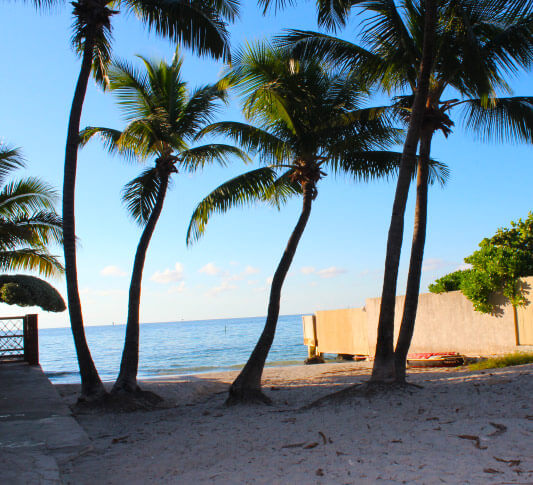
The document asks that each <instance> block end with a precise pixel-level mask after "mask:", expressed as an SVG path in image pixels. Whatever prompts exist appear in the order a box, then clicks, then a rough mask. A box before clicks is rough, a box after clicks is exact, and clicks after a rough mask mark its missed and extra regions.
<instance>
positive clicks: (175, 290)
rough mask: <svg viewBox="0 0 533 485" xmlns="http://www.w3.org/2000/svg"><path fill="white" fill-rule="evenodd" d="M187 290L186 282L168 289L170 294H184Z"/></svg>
mask: <svg viewBox="0 0 533 485" xmlns="http://www.w3.org/2000/svg"><path fill="white" fill-rule="evenodd" d="M184 290H185V281H182V282H180V284H178V285H173V286H171V287H170V288H169V289H168V293H170V294H172V293H183V291H184Z"/></svg>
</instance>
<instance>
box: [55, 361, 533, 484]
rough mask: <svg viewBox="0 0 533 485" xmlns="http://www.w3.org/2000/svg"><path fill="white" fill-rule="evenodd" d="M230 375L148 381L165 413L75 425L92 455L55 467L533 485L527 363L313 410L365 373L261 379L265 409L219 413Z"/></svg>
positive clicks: (274, 372)
mask: <svg viewBox="0 0 533 485" xmlns="http://www.w3.org/2000/svg"><path fill="white" fill-rule="evenodd" d="M235 374H236V373H235V372H228V373H219V374H205V375H202V376H179V377H176V379H175V380H173V381H170V380H168V379H167V380H164V381H163V380H153V381H144V382H142V383H141V385H142V387H143V389H146V390H150V391H153V392H156V393H157V394H159V395H160V396H162V397H164V398H165V399H166V405H167V406H169V407H166V408H161V409H157V410H154V411H149V412H147V411H144V412H143V411H139V412H134V413H126V414H114V415H104V414H90V415H79V416H78V417H77V419H78V421H79V422H80V424H81V425H82V426H83V427H84V428H85V430H86V431H87V433H88V434H89V436H90V438H91V439H92V441H93V446H94V449H93V451H91V452H90V453H87V454H85V455H83V456H80V457H79V458H77V459H75V460H72V461H70V462H68V463H66V464H65V465H63V468H62V470H61V472H62V475H63V479H64V482H65V483H76V484H84V483H87V484H89V483H109V484H113V483H117V484H118V483H139V484H140V483H206V484H207V483H215V484H216V483H220V484H226V483H250V484H252V483H257V484H267V483H268V484H270V483H279V484H289V483H324V484H328V483H336V484H339V483H342V484H346V483H353V484H365V483H368V484H371V483H376V482H378V483H402V481H405V482H407V483H479V484H482V483H483V484H484V483H532V482H533V405H532V403H531V396H532V395H533V364H528V365H523V366H517V367H509V368H505V369H494V370H486V371H477V372H470V371H466V370H460V371H457V370H444V369H443V370H437V371H435V370H430V371H428V370H426V371H412V373H411V374H410V376H409V377H410V382H413V383H415V384H418V385H421V386H423V388H422V389H419V388H416V387H409V388H407V389H396V390H393V391H390V392H386V393H382V394H379V393H378V394H375V395H369V396H368V397H353V398H351V399H349V400H334V401H330V402H322V403H321V404H320V405H318V406H313V407H311V408H307V407H305V406H307V405H309V404H310V403H311V402H313V401H316V400H317V399H320V398H322V397H323V396H325V395H327V394H330V393H332V392H335V391H338V390H341V389H343V388H344V387H347V386H348V385H349V384H353V383H357V382H363V381H365V380H367V379H368V376H369V374H370V369H369V366H368V363H342V364H324V365H319V366H296V367H285V368H269V369H266V370H265V376H264V386H263V388H264V389H265V391H266V392H267V393H268V394H269V396H270V397H271V398H272V399H273V401H274V405H273V406H250V407H245V406H238V407H231V408H228V407H225V406H224V404H223V403H224V400H225V398H226V392H227V388H228V385H229V384H230V383H231V382H232V380H233V378H234V377H235ZM304 382H305V386H304V385H303V384H304ZM57 387H58V389H59V390H60V392H61V393H62V395H63V396H64V397H65V399H66V400H68V401H70V402H73V401H74V400H75V398H76V391H77V390H76V386H69V385H61V386H57Z"/></svg>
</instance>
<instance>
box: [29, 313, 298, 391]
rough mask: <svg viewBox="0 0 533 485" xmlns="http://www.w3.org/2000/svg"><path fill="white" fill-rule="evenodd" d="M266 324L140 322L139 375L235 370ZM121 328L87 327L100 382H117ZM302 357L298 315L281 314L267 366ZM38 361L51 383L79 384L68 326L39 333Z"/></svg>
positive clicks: (246, 320)
mask: <svg viewBox="0 0 533 485" xmlns="http://www.w3.org/2000/svg"><path fill="white" fill-rule="evenodd" d="M264 324H265V318H264V317H251V318H229V319H221V320H197V321H191V322H166V323H145V324H142V325H141V326H140V329H141V330H140V332H141V333H140V357H139V374H138V377H139V379H146V378H151V377H152V378H153V377H162V376H173V375H180V374H193V373H194V374H197V373H201V372H214V371H222V370H231V369H238V368H239V367H241V366H243V365H244V364H245V363H246V360H247V359H248V356H249V355H250V352H251V351H252V349H253V347H254V345H255V343H256V341H257V339H258V338H259V335H260V334H261V331H262V329H263V325H264ZM125 329H126V326H125V325H114V326H112V325H105V326H88V327H86V329H85V333H86V336H87V341H88V343H89V347H90V349H91V354H92V356H93V359H94V362H95V364H96V367H97V369H98V372H99V373H100V377H101V378H102V380H104V381H112V380H114V379H115V378H116V375H117V372H118V369H119V365H120V358H121V354H122V346H123V343H124V333H125ZM306 357H307V348H306V347H305V346H304V344H303V336H302V317H301V315H286V316H280V317H279V321H278V328H277V331H276V338H275V339H274V343H273V345H272V348H271V350H270V354H269V356H268V359H267V365H291V364H300V363H302V362H303V361H304V360H305V358H306ZM39 358H40V364H41V366H42V368H43V370H44V371H45V373H46V374H47V375H48V377H49V378H50V380H51V381H52V382H54V383H62V384H64V383H76V382H79V374H78V364H77V361H76V353H75V350H74V343H73V340H72V333H71V331H70V328H47V329H39Z"/></svg>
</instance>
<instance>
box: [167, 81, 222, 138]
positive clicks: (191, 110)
mask: <svg viewBox="0 0 533 485" xmlns="http://www.w3.org/2000/svg"><path fill="white" fill-rule="evenodd" d="M219 101H223V102H225V101H227V89H225V88H224V87H223V86H222V85H221V84H220V83H218V84H215V85H208V86H203V87H201V88H198V89H196V90H195V91H194V92H193V93H192V94H191V96H190V98H189V100H188V102H187V103H186V104H185V106H184V107H183V109H182V110H181V112H180V113H179V117H178V119H177V120H176V131H177V132H178V133H180V134H181V135H182V136H183V135H185V136H186V137H191V136H193V135H194V134H195V133H196V132H197V131H198V130H200V129H201V128H202V127H203V126H205V125H206V124H207V123H211V122H212V121H213V120H214V118H215V115H216V114H217V112H218V105H217V103H218V102H219Z"/></svg>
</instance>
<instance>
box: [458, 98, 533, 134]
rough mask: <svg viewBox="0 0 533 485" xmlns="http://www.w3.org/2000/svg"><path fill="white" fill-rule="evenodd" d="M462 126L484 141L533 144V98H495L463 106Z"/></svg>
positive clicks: (473, 100)
mask: <svg viewBox="0 0 533 485" xmlns="http://www.w3.org/2000/svg"><path fill="white" fill-rule="evenodd" d="M462 107H463V117H462V119H463V124H464V127H465V128H466V129H467V130H471V131H474V132H475V133H477V134H478V135H479V136H480V137H481V139H482V140H483V141H488V140H495V141H515V142H526V143H533V97H526V96H515V97H509V98H496V99H493V100H490V102H489V103H487V102H486V101H484V100H480V99H471V100H467V101H464V102H463V103H462Z"/></svg>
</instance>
